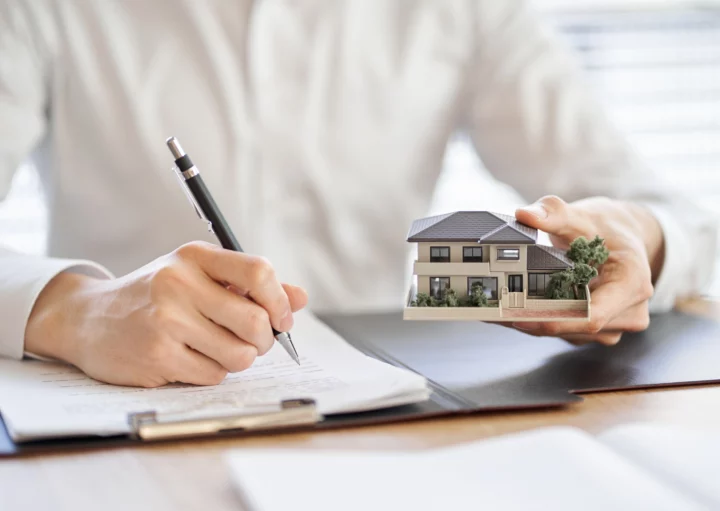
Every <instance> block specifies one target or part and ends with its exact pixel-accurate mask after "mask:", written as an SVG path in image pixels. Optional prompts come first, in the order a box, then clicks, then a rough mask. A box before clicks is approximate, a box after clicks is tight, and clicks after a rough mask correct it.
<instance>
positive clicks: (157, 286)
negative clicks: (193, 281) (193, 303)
mask: <svg viewBox="0 0 720 511" xmlns="http://www.w3.org/2000/svg"><path fill="white" fill-rule="evenodd" d="M189 286H190V281H189V277H188V275H187V273H186V272H185V271H183V269H182V268H181V267H179V266H177V265H172V264H170V265H167V266H163V267H161V268H158V269H157V270H156V271H155V272H154V273H153V274H152V277H151V279H150V289H151V291H155V292H160V293H164V292H167V291H177V290H178V289H184V288H187V287H189Z"/></svg>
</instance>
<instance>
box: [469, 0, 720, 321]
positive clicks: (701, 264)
mask: <svg viewBox="0 0 720 511" xmlns="http://www.w3.org/2000/svg"><path fill="white" fill-rule="evenodd" d="M472 5H473V6H474V8H475V9H476V11H475V13H474V15H475V20H476V31H475V34H476V35H475V49H474V51H475V54H474V59H473V64H472V66H470V70H469V79H468V84H469V85H468V92H467V94H468V108H467V109H466V112H465V123H466V126H467V129H468V132H469V134H470V137H471V139H472V140H473V143H474V145H475V146H476V148H477V149H478V153H479V154H480V157H481V159H482V161H483V163H484V164H485V166H486V168H487V169H488V171H489V172H491V173H492V174H494V175H495V177H496V178H498V179H499V180H501V181H504V182H505V183H507V184H509V185H510V186H513V187H514V188H515V189H516V190H517V191H518V192H519V193H520V194H521V195H523V197H524V198H525V199H527V200H529V201H534V200H536V199H538V198H540V197H542V196H543V195H549V194H554V195H558V196H560V197H563V198H564V199H565V200H568V201H574V200H578V199H581V198H584V197H590V196H605V197H611V198H615V199H621V200H628V201H633V202H635V203H638V204H642V205H645V206H647V207H648V208H649V209H650V210H651V211H652V212H653V213H654V215H655V217H656V218H657V220H658V221H659V223H660V225H661V227H662V229H663V234H664V240H665V263H664V265H663V268H662V270H661V274H660V275H659V277H658V278H657V280H656V283H655V284H656V286H655V295H654V297H653V299H652V300H651V310H653V311H655V312H657V311H663V310H668V309H670V308H671V307H672V306H673V304H674V303H675V301H676V300H677V299H678V298H681V297H684V296H688V295H692V294H697V293H700V292H702V291H703V290H704V289H705V288H706V286H707V285H708V283H709V281H710V278H709V277H710V274H711V273H712V268H713V265H714V261H715V254H716V250H717V232H718V224H717V219H716V218H715V217H714V216H713V215H712V214H711V213H709V212H707V211H705V210H703V209H702V208H700V207H699V206H698V205H697V204H695V203H694V202H693V201H692V198H689V197H685V196H683V195H682V194H680V193H678V192H677V190H673V189H672V188H671V187H670V186H669V185H668V184H667V183H666V182H665V181H664V180H663V179H662V178H661V176H660V175H658V174H657V173H655V172H653V171H652V170H651V169H649V168H648V167H646V166H645V165H644V164H643V163H642V162H641V161H640V159H639V158H638V157H637V155H636V154H635V153H634V152H633V150H632V149H631V148H630V147H629V144H628V142H627V140H626V139H625V137H624V136H623V135H622V134H621V133H620V132H619V130H618V129H617V128H616V127H615V126H614V125H613V123H612V122H610V120H609V119H608V116H607V113H606V112H605V111H604V109H603V108H601V106H600V104H599V102H598V101H597V99H596V98H595V97H594V96H593V94H592V89H591V87H590V86H589V85H588V84H587V83H586V82H585V81H584V75H583V73H582V71H581V67H580V65H579V63H578V62H577V61H576V60H575V58H574V56H573V55H572V53H571V51H570V50H569V49H568V48H567V47H566V46H565V45H563V44H561V42H560V41H559V40H558V39H557V38H556V36H555V35H554V34H553V32H552V31H551V30H549V29H548V27H545V26H544V25H543V23H542V20H541V18H540V17H539V16H538V15H537V14H536V13H534V12H533V11H532V10H531V9H530V8H529V7H528V5H527V2H525V1H524V0H503V1H502V2H474V3H472Z"/></svg>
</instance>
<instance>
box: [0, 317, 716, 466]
mask: <svg viewBox="0 0 720 511" xmlns="http://www.w3.org/2000/svg"><path fill="white" fill-rule="evenodd" d="M321 319H322V320H323V321H325V323H327V324H328V325H329V326H330V327H331V328H333V329H334V330H336V331H337V332H338V333H339V334H340V335H341V336H343V337H344V338H345V339H346V340H347V341H348V342H350V343H351V344H353V345H354V346H355V347H356V348H357V349H359V350H361V351H363V352H364V353H365V354H367V355H369V356H372V357H374V358H377V359H379V360H381V361H384V362H387V363H389V364H392V365H396V366H399V367H404V368H406V369H410V370H412V371H415V372H417V373H420V374H422V375H424V376H425V377H426V378H427V380H428V385H429V387H430V388H431V390H432V393H431V396H430V399H429V400H428V401H426V402H423V403H418V404H413V405H405V406H400V407H394V408H387V409H381V410H374V411H367V412H360V413H346V414H339V415H327V416H322V415H320V414H319V413H317V410H316V408H315V403H314V402H313V401H312V400H311V399H299V400H293V401H285V402H281V403H277V404H274V405H273V404H270V405H267V407H268V409H263V410H262V411H258V412H249V413H245V414H242V415H235V416H229V417H228V416H224V417H204V418H203V417H201V418H192V419H183V418H176V417H163V416H159V415H158V414H156V413H154V412H153V411H152V410H148V411H138V412H137V413H135V414H131V415H130V416H129V417H128V421H129V424H130V430H131V433H130V434H128V435H117V436H111V437H97V436H92V437H88V436H86V437H77V438H63V439H49V440H39V441H33V442H27V443H19V444H15V443H14V442H13V441H12V440H11V438H10V436H9V435H8V433H7V430H6V428H5V426H4V423H3V422H2V421H0V458H3V457H18V456H23V455H28V454H37V453H43V452H57V451H67V450H87V449H94V448H112V447H124V446H137V445H148V444H154V443H158V442H173V441H178V440H182V439H190V438H195V439H206V440H208V441H211V440H212V439H220V438H228V437H241V436H249V435H269V434H281V433H288V432H294V431H311V430H324V429H332V428H344V427H358V426H366V425H374V424H381V423H390V422H402V421H414V420H422V419H428V418H437V417H447V416H454V415H466V414H474V413H491V412H496V411H512V410H527V409H538V408H543V409H548V413H552V409H556V408H559V407H565V406H570V405H573V406H579V407H580V409H582V401H583V398H582V396H581V394H583V393H590V392H602V391H607V390H622V389H637V388H648V387H674V386H683V385H695V384H706V383H720V321H719V322H716V321H711V320H707V319H702V318H697V317H694V316H688V315H685V314H681V313H677V312H673V313H669V314H664V315H659V316H654V317H653V319H652V321H651V326H650V328H649V329H648V330H646V331H645V332H642V333H637V334H630V335H627V336H625V337H624V338H623V340H622V342H621V343H620V344H618V345H617V346H614V347H606V346H599V345H587V346H583V347H574V346H571V345H568V344H567V343H565V342H564V341H561V340H559V339H549V338H546V339H539V338H535V337H530V336H527V335H525V334H523V333H521V332H518V331H515V330H512V329H508V328H505V327H500V326H497V325H490V324H485V323H477V322H457V323H452V322H414V321H403V319H402V312H400V311H397V312H393V313H386V314H361V315H343V316H340V315H326V316H322V317H321Z"/></svg>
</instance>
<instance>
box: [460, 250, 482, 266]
mask: <svg viewBox="0 0 720 511" xmlns="http://www.w3.org/2000/svg"><path fill="white" fill-rule="evenodd" d="M482 256H483V249H482V247H463V262H464V263H481V262H482Z"/></svg>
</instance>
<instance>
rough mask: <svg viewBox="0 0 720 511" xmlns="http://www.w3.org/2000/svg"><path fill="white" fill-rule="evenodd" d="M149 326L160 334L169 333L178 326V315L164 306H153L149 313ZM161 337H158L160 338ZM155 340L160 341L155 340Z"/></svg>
mask: <svg viewBox="0 0 720 511" xmlns="http://www.w3.org/2000/svg"><path fill="white" fill-rule="evenodd" d="M150 321H151V327H152V329H153V331H155V332H158V333H160V334H165V335H168V334H171V333H172V332H175V331H176V330H177V327H178V322H179V321H178V315H177V314H175V313H174V312H173V311H172V310H170V309H169V308H168V307H166V306H162V307H155V308H154V309H153V310H152V312H151V313H150ZM161 338H162V337H160V338H158V339H161ZM155 342H162V341H160V340H156V341H155Z"/></svg>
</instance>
